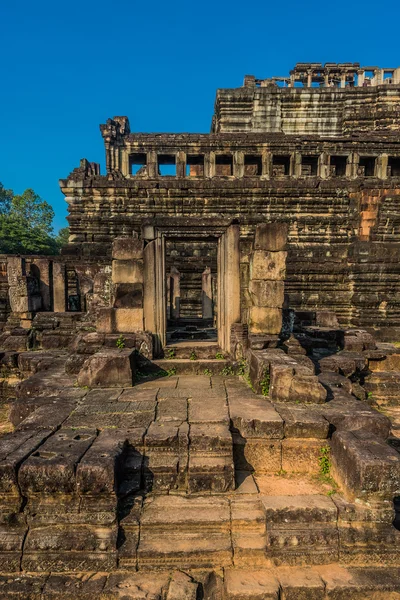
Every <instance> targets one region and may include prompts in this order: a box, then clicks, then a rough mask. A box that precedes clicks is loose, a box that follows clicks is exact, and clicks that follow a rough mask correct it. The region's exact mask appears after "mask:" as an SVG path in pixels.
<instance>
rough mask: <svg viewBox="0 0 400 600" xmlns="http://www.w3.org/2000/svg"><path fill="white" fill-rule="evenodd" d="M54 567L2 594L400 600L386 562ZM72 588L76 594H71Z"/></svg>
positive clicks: (1, 586)
mask: <svg viewBox="0 0 400 600" xmlns="http://www.w3.org/2000/svg"><path fill="white" fill-rule="evenodd" d="M175 569H176V568H174V567H172V568H171V570H167V569H165V568H164V569H163V570H159V571H157V572H155V571H152V572H146V571H139V572H136V573H135V572H132V571H129V570H128V571H127V570H120V571H116V572H114V573H96V572H93V573H85V572H79V571H78V572H76V573H65V574H64V573H63V574H57V573H52V574H51V575H48V574H45V575H32V574H25V573H18V574H15V575H10V574H3V575H0V600H17V599H18V600H20V599H21V598H37V599H38V600H44V599H45V598H46V600H67V599H68V600H69V599H70V598H72V597H74V599H75V598H76V600H78V599H79V598H82V599H89V598H90V599H95V598H96V599H98V600H114V599H115V598H122V597H123V598H124V600H139V599H145V598H148V599H150V598H154V599H156V598H157V599H161V598H163V599H165V600H196V598H200V597H201V598H204V600H222V599H223V600H350V599H351V600H398V598H399V596H400V577H399V575H398V571H397V570H396V569H393V568H387V567H374V568H373V567H358V568H357V567H350V568H346V567H343V566H339V565H338V564H331V565H327V566H321V567H309V568H298V567H279V568H268V569H257V568H254V567H253V568H251V569H240V568H226V569H225V570H224V572H222V571H220V572H214V571H210V570H209V571H207V570H205V571H204V572H201V573H199V572H196V571H193V572H190V571H189V572H188V573H182V572H181V571H177V570H175ZM71 594H72V595H71Z"/></svg>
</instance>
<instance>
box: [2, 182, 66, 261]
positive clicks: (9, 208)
mask: <svg viewBox="0 0 400 600" xmlns="http://www.w3.org/2000/svg"><path fill="white" fill-rule="evenodd" d="M53 217H54V211H53V209H52V207H51V206H50V204H48V203H47V202H46V201H45V200H42V198H41V197H40V196H38V194H36V193H35V192H34V191H33V190H32V189H27V190H25V192H24V193H23V194H14V193H13V191H12V190H5V189H4V187H3V185H2V184H0V253H6V254H56V253H57V252H58V245H57V242H56V239H55V238H54V235H53V227H52V221H53Z"/></svg>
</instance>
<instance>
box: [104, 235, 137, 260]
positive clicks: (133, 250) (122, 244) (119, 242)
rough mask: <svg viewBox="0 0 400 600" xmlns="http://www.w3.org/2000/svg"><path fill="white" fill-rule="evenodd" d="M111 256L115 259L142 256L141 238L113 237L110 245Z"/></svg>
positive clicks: (130, 258)
mask: <svg viewBox="0 0 400 600" xmlns="http://www.w3.org/2000/svg"><path fill="white" fill-rule="evenodd" d="M112 257H113V259H116V260H134V259H139V258H143V240H139V239H138V238H134V237H118V238H115V239H114V241H113V245H112Z"/></svg>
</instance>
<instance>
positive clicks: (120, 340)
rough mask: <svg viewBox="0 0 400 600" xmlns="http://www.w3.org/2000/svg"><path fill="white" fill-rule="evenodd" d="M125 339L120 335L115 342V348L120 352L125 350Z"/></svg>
mask: <svg viewBox="0 0 400 600" xmlns="http://www.w3.org/2000/svg"><path fill="white" fill-rule="evenodd" d="M125 341H126V340H125V338H124V336H123V335H122V333H121V335H120V336H119V338H118V339H117V341H116V342H115V345H116V346H117V348H119V349H120V350H122V349H123V348H125Z"/></svg>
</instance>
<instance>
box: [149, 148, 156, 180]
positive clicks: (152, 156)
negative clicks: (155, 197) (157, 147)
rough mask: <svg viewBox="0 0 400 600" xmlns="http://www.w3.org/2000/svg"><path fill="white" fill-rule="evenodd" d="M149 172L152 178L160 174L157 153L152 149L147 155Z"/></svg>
mask: <svg viewBox="0 0 400 600" xmlns="http://www.w3.org/2000/svg"><path fill="white" fill-rule="evenodd" d="M147 160H148V164H147V173H148V175H149V177H150V178H154V177H157V175H158V166H157V153H156V152H154V150H152V151H151V152H149V153H148V155H147Z"/></svg>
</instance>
